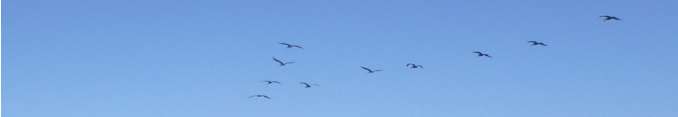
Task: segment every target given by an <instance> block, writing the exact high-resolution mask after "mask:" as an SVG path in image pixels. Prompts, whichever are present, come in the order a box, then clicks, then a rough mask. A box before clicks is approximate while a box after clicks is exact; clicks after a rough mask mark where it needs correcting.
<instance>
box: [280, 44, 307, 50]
mask: <svg viewBox="0 0 678 117" xmlns="http://www.w3.org/2000/svg"><path fill="white" fill-rule="evenodd" d="M279 44H283V45H287V48H288V49H289V48H292V47H297V48H301V49H304V48H302V47H301V46H298V45H291V44H287V43H279Z"/></svg>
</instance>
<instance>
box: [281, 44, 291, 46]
mask: <svg viewBox="0 0 678 117" xmlns="http://www.w3.org/2000/svg"><path fill="white" fill-rule="evenodd" d="M279 44H283V45H287V46H290V44H287V43H279Z"/></svg>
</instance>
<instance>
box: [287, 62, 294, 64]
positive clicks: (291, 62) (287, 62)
mask: <svg viewBox="0 0 678 117" xmlns="http://www.w3.org/2000/svg"><path fill="white" fill-rule="evenodd" d="M290 63H294V62H287V63H285V64H290Z"/></svg>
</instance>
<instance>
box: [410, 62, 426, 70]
mask: <svg viewBox="0 0 678 117" xmlns="http://www.w3.org/2000/svg"><path fill="white" fill-rule="evenodd" d="M410 65H412V67H411V68H420V67H421V69H424V66H421V65H415V64H413V63H408V64H407V66H408V67H409V66H410Z"/></svg>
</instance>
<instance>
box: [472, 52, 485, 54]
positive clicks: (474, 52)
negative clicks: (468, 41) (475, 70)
mask: <svg viewBox="0 0 678 117" xmlns="http://www.w3.org/2000/svg"><path fill="white" fill-rule="evenodd" d="M473 53H478V54H483V53H480V52H478V51H475V52H473Z"/></svg>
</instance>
